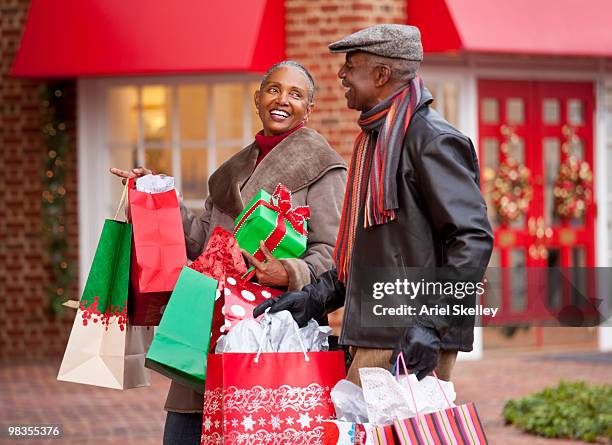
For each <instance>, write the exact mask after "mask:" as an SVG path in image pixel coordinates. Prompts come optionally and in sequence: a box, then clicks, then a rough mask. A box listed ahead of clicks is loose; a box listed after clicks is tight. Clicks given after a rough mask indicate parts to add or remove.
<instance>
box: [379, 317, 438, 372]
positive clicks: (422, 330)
mask: <svg viewBox="0 0 612 445" xmlns="http://www.w3.org/2000/svg"><path fill="white" fill-rule="evenodd" d="M400 352H403V355H404V360H405V361H406V366H407V367H408V370H409V371H412V372H413V373H414V374H416V376H417V379H419V380H422V379H423V378H424V377H426V376H428V375H429V374H431V372H432V371H433V370H435V369H436V366H438V354H439V353H440V337H439V336H438V333H437V331H436V330H435V329H433V328H428V327H425V326H420V325H417V326H412V327H409V328H408V329H406V332H405V333H404V335H403V336H402V338H401V340H400V342H399V344H398V345H397V346H396V348H395V350H394V351H393V354H391V363H392V364H395V362H396V360H397V356H398V355H399V353H400ZM398 371H399V372H400V373H401V372H403V369H402V365H401V364H400V365H399V369H398Z"/></svg>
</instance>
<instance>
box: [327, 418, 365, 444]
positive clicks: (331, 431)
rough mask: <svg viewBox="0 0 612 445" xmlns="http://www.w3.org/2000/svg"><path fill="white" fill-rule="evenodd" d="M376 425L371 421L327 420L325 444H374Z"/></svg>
mask: <svg viewBox="0 0 612 445" xmlns="http://www.w3.org/2000/svg"><path fill="white" fill-rule="evenodd" d="M374 434H375V429H374V425H371V424H369V423H356V422H344V421H341V420H326V421H325V422H323V441H322V444H323V445H374Z"/></svg>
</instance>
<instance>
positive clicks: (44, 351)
mask: <svg viewBox="0 0 612 445" xmlns="http://www.w3.org/2000/svg"><path fill="white" fill-rule="evenodd" d="M28 7H29V1H26V0H4V1H3V2H2V5H1V6H0V36H1V40H0V42H1V43H0V75H1V76H2V80H1V82H0V104H1V105H0V110H1V111H0V112H1V114H2V120H1V125H0V175H2V182H1V184H2V186H1V187H0V320H2V322H1V323H0V359H6V358H9V357H10V358H15V357H29V358H32V357H41V356H51V355H53V356H58V355H59V354H61V352H62V351H63V350H64V348H65V346H66V339H67V334H68V333H69V330H70V326H71V325H72V319H73V314H74V312H72V313H69V314H68V316H67V317H64V318H63V319H62V318H58V317H56V316H55V315H53V314H51V313H50V311H49V306H48V297H47V286H48V285H49V282H50V276H51V275H50V270H51V267H50V263H49V260H48V259H47V258H46V252H47V247H46V244H45V240H44V236H43V233H42V230H43V226H42V218H41V200H42V192H43V188H42V176H43V174H44V169H43V159H44V157H45V156H46V155H47V153H46V147H45V144H44V141H43V138H42V115H41V98H40V92H41V88H42V87H43V85H44V84H43V83H42V82H38V81H29V80H22V79H13V78H11V77H9V76H8V73H9V70H10V67H11V64H12V62H13V59H14V57H15V53H16V51H17V47H18V45H19V41H20V38H21V34H22V32H23V28H24V25H25V20H26V17H27V12H28ZM52 31H53V30H52V26H50V28H49V32H52ZM65 93H66V95H67V97H68V100H69V101H70V102H71V104H72V108H73V109H74V103H75V102H74V95H75V89H74V87H72V88H69V89H68V90H67V91H65ZM67 126H68V128H69V130H70V132H71V136H72V137H71V155H70V156H69V157H68V159H66V160H65V162H66V163H67V166H68V175H67V184H66V190H67V196H68V203H67V204H68V222H69V224H67V230H68V233H69V236H70V239H71V244H72V248H73V250H72V252H73V254H72V261H73V270H74V273H75V276H77V275H76V274H78V270H77V269H76V267H77V265H78V261H77V243H78V227H77V224H78V218H77V196H76V143H75V137H74V135H75V120H74V114H73V116H72V119H71V121H69V122H67ZM77 292H78V289H77V287H76V280H75V283H74V286H73V287H72V289H70V291H69V294H68V295H70V296H71V297H73V298H78V295H76V293H77Z"/></svg>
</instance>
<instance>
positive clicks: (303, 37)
mask: <svg viewBox="0 0 612 445" xmlns="http://www.w3.org/2000/svg"><path fill="white" fill-rule="evenodd" d="M285 5H286V23H287V24H286V31H287V57H288V58H289V59H294V60H296V61H298V62H300V63H303V64H304V65H305V66H306V68H308V70H309V71H310V72H311V73H312V75H313V76H314V78H315V82H316V86H317V91H316V97H315V106H316V109H315V111H314V113H313V114H312V117H311V119H310V122H309V125H310V126H311V127H312V128H315V129H316V130H317V131H319V132H320V133H322V134H323V135H324V136H325V137H326V138H327V139H328V141H329V143H330V144H331V145H332V147H334V148H335V149H336V150H337V151H338V152H339V153H340V154H342V155H343V156H344V157H345V159H347V160H348V159H349V155H350V153H351V151H352V148H353V142H354V141H355V137H356V135H357V133H358V127H357V124H356V121H357V117H358V115H359V114H358V113H357V112H356V111H351V110H348V109H347V108H346V100H345V98H344V89H343V88H342V86H341V85H340V80H339V79H338V76H337V73H338V70H339V69H340V67H341V66H342V63H343V61H344V55H343V54H330V53H329V51H328V50H327V45H328V44H330V43H331V42H334V41H336V40H338V39H340V38H342V37H344V36H346V35H348V34H351V33H353V32H355V31H358V30H359V29H362V28H365V27H367V26H371V25H375V24H378V23H406V0H324V1H323V0H286V1H285Z"/></svg>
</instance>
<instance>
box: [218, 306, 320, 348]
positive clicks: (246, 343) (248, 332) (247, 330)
mask: <svg viewBox="0 0 612 445" xmlns="http://www.w3.org/2000/svg"><path fill="white" fill-rule="evenodd" d="M264 329H266V330H267V333H266V335H265V336H264ZM298 333H299V335H300V338H301V339H302V343H303V344H304V349H305V350H306V351H307V352H318V351H326V350H328V349H329V343H328V340H327V337H329V336H330V335H331V333H332V330H331V328H330V327H329V326H319V324H318V323H317V322H316V321H315V320H310V321H309V322H308V324H307V325H306V326H304V327H303V328H299V329H298V328H297V324H296V323H295V321H294V320H293V317H292V316H291V313H290V312H288V311H281V312H276V313H268V314H264V315H263V316H262V317H261V318H260V320H259V321H257V320H242V321H241V322H239V323H237V324H236V325H234V327H233V328H232V330H231V331H229V332H228V333H227V334H226V335H223V336H221V337H220V338H219V341H218V342H217V346H216V347H215V353H216V354H221V353H224V352H258V351H259V346H260V341H261V342H262V343H263V344H262V345H261V352H302V347H301V346H300V341H299V340H298V338H297V335H298Z"/></svg>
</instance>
